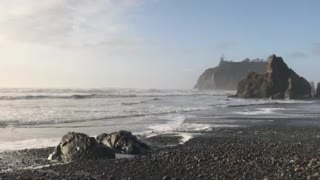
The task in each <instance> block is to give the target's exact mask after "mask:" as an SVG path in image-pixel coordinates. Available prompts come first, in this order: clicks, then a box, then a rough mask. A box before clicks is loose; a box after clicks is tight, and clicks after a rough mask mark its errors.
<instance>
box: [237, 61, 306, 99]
mask: <svg viewBox="0 0 320 180" xmlns="http://www.w3.org/2000/svg"><path fill="white" fill-rule="evenodd" d="M236 96H237V97H241V98H273V99H306V98H311V97H312V95H311V85H310V83H309V82H308V81H307V80H306V79H305V78H303V77H301V76H299V75H298V74H297V73H295V72H294V71H293V70H292V69H290V68H289V67H288V66H287V64H286V63H285V62H284V60H283V59H282V57H277V56H276V55H272V56H270V57H269V58H268V63H267V72H266V73H263V74H258V73H255V72H251V73H249V74H248V76H247V78H246V79H243V80H241V81H240V82H239V83H238V89H237V94H236Z"/></svg>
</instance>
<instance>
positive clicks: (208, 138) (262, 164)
mask: <svg viewBox="0 0 320 180" xmlns="http://www.w3.org/2000/svg"><path fill="white" fill-rule="evenodd" d="M319 130H320V128H319V127H314V126H313V127H312V126H308V125H306V126H301V125H297V124H294V123H293V124H291V123H290V120H288V121H285V122H284V121H281V122H279V121H275V122H272V123H267V124H264V125H259V126H252V127H246V128H219V129H216V130H214V131H210V132H201V133H199V132H198V135H196V136H195V137H194V138H192V139H190V140H189V141H187V142H185V143H184V144H179V142H181V141H179V139H180V140H181V138H179V137H178V136H174V135H172V136H170V135H158V136H155V137H152V138H149V139H146V140H145V141H147V142H149V143H150V144H151V145H152V144H156V146H154V148H153V150H152V151H151V152H149V153H148V154H147V155H144V156H134V157H129V158H128V157H126V158H118V159H114V160H110V159H99V160H83V161H75V162H71V163H68V164H50V163H49V162H48V161H47V160H46V158H47V155H48V153H50V152H51V151H52V148H43V149H33V150H22V151H11V152H5V153H1V155H0V157H1V160H2V161H1V162H2V163H1V169H8V170H6V171H5V172H1V173H0V177H1V178H2V179H160V180H161V179H318V178H319V171H320V156H319V155H320V144H319V140H320V131H319ZM10 160H14V162H10ZM10 164H14V166H12V165H11V166H10Z"/></svg>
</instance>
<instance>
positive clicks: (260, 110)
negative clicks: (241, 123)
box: [234, 108, 285, 116]
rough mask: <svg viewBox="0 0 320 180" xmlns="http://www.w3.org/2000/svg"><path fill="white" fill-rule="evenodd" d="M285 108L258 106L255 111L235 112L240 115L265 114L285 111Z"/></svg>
mask: <svg viewBox="0 0 320 180" xmlns="http://www.w3.org/2000/svg"><path fill="white" fill-rule="evenodd" d="M283 110H285V108H258V109H257V110H255V111H243V112H234V113H235V114H240V115H253V116H254V115H263V114H274V113H277V111H283Z"/></svg>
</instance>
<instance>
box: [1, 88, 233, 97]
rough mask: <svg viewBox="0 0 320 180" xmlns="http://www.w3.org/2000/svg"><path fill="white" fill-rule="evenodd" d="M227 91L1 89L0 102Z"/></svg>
mask: <svg viewBox="0 0 320 180" xmlns="http://www.w3.org/2000/svg"><path fill="white" fill-rule="evenodd" d="M228 93H230V92H229V91H198V90H163V89H146V90H142V89H1V88H0V100H30V99H31V100H32V99H86V98H130V97H167V96H206V95H209V96H226V95H227V94H228Z"/></svg>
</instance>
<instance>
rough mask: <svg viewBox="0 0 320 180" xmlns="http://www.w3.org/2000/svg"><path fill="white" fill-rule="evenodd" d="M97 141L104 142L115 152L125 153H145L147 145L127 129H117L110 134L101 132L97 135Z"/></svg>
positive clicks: (147, 148)
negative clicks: (117, 130)
mask: <svg viewBox="0 0 320 180" xmlns="http://www.w3.org/2000/svg"><path fill="white" fill-rule="evenodd" d="M96 139H97V141H98V142H99V143H101V144H104V145H106V146H108V147H110V148H111V149H113V150H114V151H116V152H117V153H125V154H146V153H147V151H148V150H149V147H148V145H146V144H145V143H143V142H141V141H140V140H139V139H138V138H137V137H136V136H134V135H132V133H131V132H129V131H119V132H114V133H111V134H101V135H99V136H97V138H96Z"/></svg>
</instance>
